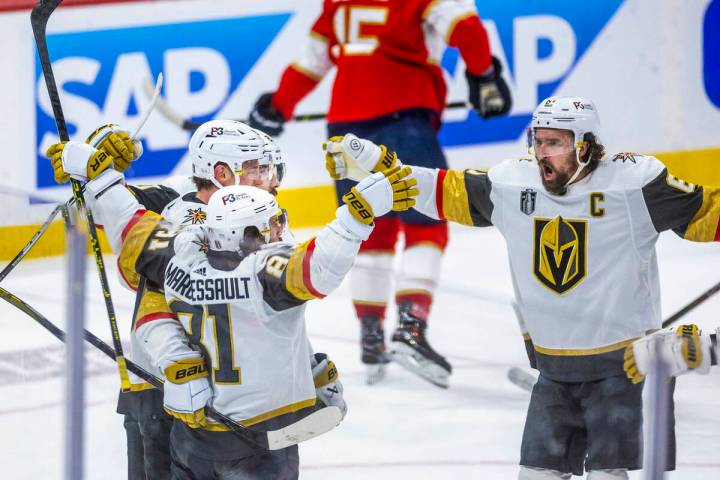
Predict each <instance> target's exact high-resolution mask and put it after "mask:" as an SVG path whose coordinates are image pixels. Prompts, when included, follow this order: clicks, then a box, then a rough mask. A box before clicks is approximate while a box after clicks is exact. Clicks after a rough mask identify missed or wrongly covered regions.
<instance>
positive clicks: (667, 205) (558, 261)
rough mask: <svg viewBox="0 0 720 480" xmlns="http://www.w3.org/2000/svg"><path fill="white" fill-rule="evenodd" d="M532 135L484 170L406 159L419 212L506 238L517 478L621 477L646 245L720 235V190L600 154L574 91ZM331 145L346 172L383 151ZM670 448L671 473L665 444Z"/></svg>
mask: <svg viewBox="0 0 720 480" xmlns="http://www.w3.org/2000/svg"><path fill="white" fill-rule="evenodd" d="M529 134H530V135H529V140H530V141H529V146H530V148H531V152H532V154H533V155H531V156H529V157H527V158H520V159H515V160H507V161H504V162H502V163H500V164H498V165H497V166H495V167H493V168H491V169H489V171H483V170H466V171H464V172H463V171H453V170H438V169H428V168H421V167H413V174H414V176H415V178H416V179H417V180H418V187H419V189H420V195H419V197H418V202H417V205H416V207H415V208H416V209H417V210H419V211H420V212H422V213H424V214H425V215H428V216H430V217H433V218H440V219H442V218H446V219H448V220H450V221H453V222H457V223H461V224H464V225H468V226H478V227H479V226H490V225H495V226H496V227H497V228H498V230H499V231H500V233H501V234H502V235H503V236H504V238H505V240H506V243H507V247H508V256H509V262H510V269H511V274H512V280H513V288H514V291H515V298H516V303H517V309H518V312H519V314H520V316H521V318H522V319H523V321H524V323H525V326H526V328H527V333H528V334H529V337H528V340H529V341H530V342H532V343H531V344H532V350H533V352H532V353H533V354H534V356H535V357H536V358H535V360H536V366H537V368H538V370H539V371H540V376H539V379H538V382H537V383H536V384H535V387H534V389H533V393H532V397H531V400H530V406H529V410H528V415H527V420H526V424H525V431H524V434H523V441H522V451H521V459H520V464H521V468H520V478H521V479H549V478H570V476H571V475H572V474H576V475H581V474H582V472H583V469H586V470H588V471H589V476H588V478H591V479H624V478H628V476H627V470H632V469H638V468H641V446H642V440H641V425H642V410H641V408H642V404H641V390H642V385H641V384H634V383H632V382H630V381H628V379H627V378H626V376H625V373H624V371H623V363H624V358H623V357H624V352H625V349H626V347H627V346H628V345H630V344H631V343H632V342H633V341H634V340H636V339H637V338H639V337H641V336H643V335H645V333H646V332H647V331H649V330H652V329H657V328H659V327H660V324H661V317H660V288H659V281H658V269H657V260H656V255H655V243H656V241H657V238H658V235H659V233H660V232H662V231H666V230H674V231H675V232H676V233H677V234H678V235H680V236H681V237H683V238H685V239H688V240H693V241H702V242H707V241H717V240H720V228H719V224H718V220H719V219H720V189H718V188H715V187H708V186H705V187H703V186H699V185H694V184H691V183H688V182H686V181H683V180H681V179H679V178H677V177H674V176H673V175H671V174H670V173H669V172H668V171H667V169H666V168H665V166H664V165H663V164H662V163H661V162H660V161H658V160H657V159H655V158H653V157H648V156H644V155H638V154H633V153H619V154H616V155H605V153H604V147H603V146H602V144H601V143H600V140H599V118H598V114H597V111H596V108H595V105H594V104H593V103H592V102H591V101H589V100H587V99H584V98H580V97H551V98H548V99H546V100H544V101H543V102H542V103H541V104H540V105H539V106H538V107H537V109H536V110H535V112H534V114H533V118H532V125H531V129H530V132H529ZM328 152H329V153H330V154H329V155H328V157H327V160H328V165H327V166H328V170H329V171H330V173H331V174H334V175H338V174H340V175H344V174H346V172H348V171H349V170H351V169H360V170H362V171H365V172H369V171H371V170H373V168H374V167H375V166H376V165H378V162H379V160H381V153H382V150H381V149H380V148H379V147H378V146H376V145H374V144H372V143H371V142H368V141H366V140H360V139H357V138H352V137H349V136H345V138H342V139H339V140H337V141H334V142H330V143H329V145H328ZM403 160H405V161H406V162H408V163H413V159H403ZM419 350H420V352H419V354H420V355H421V354H422V351H421V348H420V349H419ZM618 415H622V419H621V420H617V421H616V419H617V418H619V417H618ZM671 420H672V419H671ZM671 428H672V426H671ZM671 431H672V430H671ZM672 436H673V438H674V435H672ZM668 453H669V455H668V457H669V458H668V460H667V462H666V465H667V466H668V469H674V465H675V455H674V453H675V452H674V442H673V443H672V444H671V445H670V446H669V448H668Z"/></svg>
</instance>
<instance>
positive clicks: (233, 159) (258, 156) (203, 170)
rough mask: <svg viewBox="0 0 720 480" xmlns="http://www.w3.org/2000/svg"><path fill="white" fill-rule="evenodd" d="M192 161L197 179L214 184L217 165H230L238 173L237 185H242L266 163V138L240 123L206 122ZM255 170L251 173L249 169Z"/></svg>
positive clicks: (192, 146)
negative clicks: (244, 178)
mask: <svg viewBox="0 0 720 480" xmlns="http://www.w3.org/2000/svg"><path fill="white" fill-rule="evenodd" d="M188 149H189V150H190V156H191V158H192V167H193V176H194V177H198V178H204V179H206V180H210V181H211V182H213V183H214V184H215V185H216V186H217V187H218V188H220V187H222V185H220V183H219V182H218V181H217V180H216V179H215V166H216V165H217V164H218V163H224V164H226V165H227V166H228V167H229V168H230V170H232V171H233V173H234V174H235V184H236V185H238V184H240V177H241V175H243V173H252V174H253V175H257V176H259V175H260V169H259V165H260V163H261V162H262V161H263V160H265V158H266V153H265V139H264V138H262V136H261V135H260V134H259V133H258V131H257V130H255V129H254V128H251V127H249V126H248V125H245V124H244V123H242V122H238V121H236V120H211V121H209V122H205V123H203V124H202V125H200V127H198V129H197V130H195V133H194V134H193V136H192V138H191V139H190V144H189V146H188ZM249 168H253V169H255V170H254V171H253V172H249V171H248V169H249Z"/></svg>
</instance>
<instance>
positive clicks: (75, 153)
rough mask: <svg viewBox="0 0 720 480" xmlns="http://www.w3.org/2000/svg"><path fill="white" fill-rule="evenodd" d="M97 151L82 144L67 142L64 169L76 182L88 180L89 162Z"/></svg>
mask: <svg viewBox="0 0 720 480" xmlns="http://www.w3.org/2000/svg"><path fill="white" fill-rule="evenodd" d="M95 152H97V149H96V148H94V147H91V146H90V145H87V144H85V143H80V142H67V143H66V144H65V147H64V148H63V151H62V167H63V170H64V171H65V172H66V173H68V174H69V175H70V176H71V177H72V178H74V179H75V180H81V181H84V180H87V179H88V160H90V158H91V157H92V156H93V155H94V154H95Z"/></svg>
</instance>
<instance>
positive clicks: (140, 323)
mask: <svg viewBox="0 0 720 480" xmlns="http://www.w3.org/2000/svg"><path fill="white" fill-rule="evenodd" d="M162 319H168V320H177V319H178V318H177V315H175V314H174V313H167V312H158V313H149V314H147V315H145V316H143V317H140V318H138V319H137V321H136V322H135V330H137V329H138V328H140V327H141V326H143V325H145V324H146V323H150V322H152V321H153V320H162Z"/></svg>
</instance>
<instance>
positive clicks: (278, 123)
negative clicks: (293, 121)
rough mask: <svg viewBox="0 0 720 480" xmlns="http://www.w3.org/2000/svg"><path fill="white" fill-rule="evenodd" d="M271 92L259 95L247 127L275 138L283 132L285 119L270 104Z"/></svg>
mask: <svg viewBox="0 0 720 480" xmlns="http://www.w3.org/2000/svg"><path fill="white" fill-rule="evenodd" d="M272 96H273V94H272V93H271V92H266V93H263V94H262V95H260V98H258V99H257V102H255V105H254V106H253V109H252V111H251V112H250V116H249V118H248V125H250V126H251V127H252V128H257V129H259V130H262V131H263V132H265V133H267V134H268V135H270V136H271V137H276V136H278V135H280V134H281V133H282V132H283V125H284V124H285V118H284V117H283V116H282V114H281V113H280V112H278V111H277V109H276V108H275V107H274V106H273V104H272Z"/></svg>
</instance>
